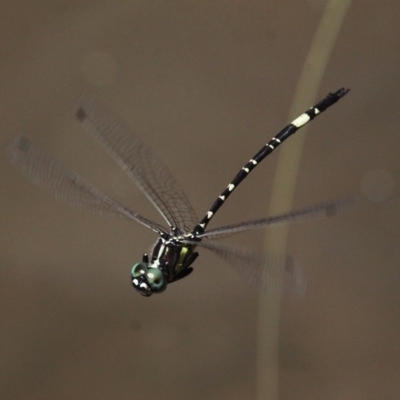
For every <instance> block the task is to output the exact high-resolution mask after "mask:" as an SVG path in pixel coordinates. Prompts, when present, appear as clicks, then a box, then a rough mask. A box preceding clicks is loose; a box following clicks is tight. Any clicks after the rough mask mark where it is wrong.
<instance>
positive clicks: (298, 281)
mask: <svg viewBox="0 0 400 400" xmlns="http://www.w3.org/2000/svg"><path fill="white" fill-rule="evenodd" d="M193 243H195V242H193ZM196 244H197V246H199V247H203V248H205V249H208V250H211V251H212V252H213V253H214V254H216V255H217V256H218V257H220V258H222V259H223V260H224V261H226V262H227V263H228V264H230V266H231V267H232V268H233V269H234V270H235V271H236V272H237V273H238V274H239V275H240V276H241V277H242V278H243V279H244V280H245V281H247V282H248V283H250V284H251V285H253V286H256V287H257V288H258V289H260V290H262V291H264V292H267V293H273V294H285V295H293V294H295V295H298V294H300V295H301V294H304V292H305V289H306V286H307V282H306V279H305V276H304V274H303V272H302V270H301V268H300V267H299V265H297V264H296V263H295V262H294V260H293V258H292V257H291V256H289V255H285V254H268V255H265V254H260V253H257V252H254V251H253V250H251V249H246V248H242V247H237V246H233V245H230V244H225V243H224V244H222V243H213V242H208V241H205V242H203V241H202V242H199V243H196Z"/></svg>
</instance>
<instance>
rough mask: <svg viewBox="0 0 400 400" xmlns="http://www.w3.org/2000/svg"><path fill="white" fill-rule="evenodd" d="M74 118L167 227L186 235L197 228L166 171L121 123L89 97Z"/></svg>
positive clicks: (195, 218) (178, 189)
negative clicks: (116, 164) (138, 190)
mask: <svg viewBox="0 0 400 400" xmlns="http://www.w3.org/2000/svg"><path fill="white" fill-rule="evenodd" d="M76 116H77V118H78V120H79V121H80V122H81V123H82V125H83V126H84V127H85V128H86V129H87V130H88V131H89V132H90V134H91V135H92V136H93V137H94V138H95V139H96V140H97V141H98V142H99V143H100V144H101V145H102V146H103V147H104V148H105V149H106V150H107V151H108V152H109V153H110V154H111V155H112V157H113V158H114V159H115V161H116V162H117V163H118V164H119V165H120V166H121V168H122V169H123V170H124V171H125V172H126V173H127V174H128V175H129V177H130V178H132V180H133V181H134V182H135V183H136V185H137V186H138V187H139V188H140V189H141V190H142V192H143V193H144V194H145V195H146V196H147V198H148V199H149V200H150V201H151V202H152V204H153V205H154V206H155V207H156V209H157V210H158V211H159V212H160V214H161V215H162V216H163V217H164V218H165V220H166V221H167V222H168V224H169V226H171V227H177V228H179V229H180V230H181V231H182V232H188V231H190V230H191V229H192V228H193V227H194V226H195V225H196V224H197V222H198V218H197V216H196V213H195V212H194V210H193V208H192V206H191V205H190V203H189V200H188V198H187V197H186V194H185V193H184V192H183V190H182V189H181V187H180V186H179V184H178V182H177V181H176V180H175V179H174V177H173V176H172V174H171V173H170V171H169V170H168V168H167V167H166V166H165V165H164V163H163V162H162V161H161V160H160V159H159V158H158V157H157V155H156V154H155V153H154V152H153V151H152V150H151V149H150V148H149V147H147V146H145V145H143V144H142V143H141V142H140V140H139V139H138V138H137V137H136V136H135V135H134V134H133V133H132V131H131V130H130V128H129V127H128V126H127V125H126V124H125V123H124V122H123V121H122V120H120V119H119V118H117V117H116V116H115V115H113V114H112V113H111V112H110V111H109V110H107V109H106V108H105V107H104V106H103V105H101V104H99V103H97V102H95V101H94V100H93V98H91V97H90V96H88V95H84V96H82V97H81V98H80V99H79V100H78V110H77V113H76Z"/></svg>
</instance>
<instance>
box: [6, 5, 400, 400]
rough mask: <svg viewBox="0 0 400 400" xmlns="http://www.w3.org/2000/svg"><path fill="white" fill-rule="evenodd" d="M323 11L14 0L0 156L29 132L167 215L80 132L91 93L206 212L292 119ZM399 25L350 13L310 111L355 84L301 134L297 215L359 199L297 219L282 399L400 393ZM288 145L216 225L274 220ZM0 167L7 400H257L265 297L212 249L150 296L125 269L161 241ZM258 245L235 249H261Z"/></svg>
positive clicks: (385, 10)
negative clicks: (295, 292)
mask: <svg viewBox="0 0 400 400" xmlns="http://www.w3.org/2000/svg"><path fill="white" fill-rule="evenodd" d="M325 5H326V1H323V0H297V1H291V0H269V1H265V0H264V1H251V2H250V1H238V0H235V1H224V0H212V1H209V0H202V1H187V0H186V1H183V0H177V1H169V2H164V1H135V0H132V1H126V0H113V1H109V0H96V1H93V0H80V1H76V0H70V1H65V0H51V1H50V0H33V1H27V0H13V1H8V0H3V1H2V12H1V14H0V22H1V23H0V35H1V36H0V37H1V39H0V49H1V69H0V93H1V98H0V99H1V107H0V117H1V129H0V135H1V143H2V146H3V147H4V145H5V143H6V140H7V139H8V138H10V137H13V136H16V135H24V136H27V137H28V138H30V139H31V140H32V141H33V142H34V143H35V144H37V145H39V146H40V147H42V148H45V149H46V150H48V151H50V152H51V153H53V154H54V155H55V156H56V157H57V158H58V159H59V160H61V161H62V162H64V163H65V164H67V165H68V166H70V167H71V168H72V169H73V170H74V171H76V172H78V173H79V174H81V175H82V176H84V177H85V178H86V179H88V180H89V181H90V182H92V183H94V184H95V185H96V186H98V187H99V188H100V189H102V190H104V191H106V192H107V193H109V194H110V195H112V196H114V197H115V198H117V199H118V200H120V201H123V202H124V203H126V204H127V205H129V206H130V207H132V208H133V209H134V210H135V211H138V212H140V213H141V214H143V215H144V216H146V217H148V218H150V219H154V220H155V221H157V222H160V223H162V222H163V221H162V219H161V217H159V216H158V215H157V213H156V211H155V210H153V208H152V206H151V205H150V203H149V202H148V201H147V200H146V198H145V197H144V196H143V195H142V194H141V192H140V191H139V190H138V189H137V188H136V187H135V186H134V185H133V183H132V182H131V181H130V180H129V179H128V178H127V177H126V176H125V175H124V173H123V172H122V171H121V170H120V169H119V168H118V167H117V166H116V165H115V164H114V162H113V161H112V160H111V158H110V157H109V156H108V155H107V154H106V153H105V152H104V151H103V150H102V149H101V148H100V147H99V146H98V145H97V144H95V142H94V141H93V140H92V138H91V137H89V135H88V134H86V132H84V131H83V129H82V128H81V127H80V126H79V124H78V123H77V122H76V121H75V118H74V111H75V107H74V101H75V100H76V98H77V97H78V96H79V94H81V93H82V92H84V91H88V92H90V93H92V94H94V95H95V96H96V97H97V98H99V99H101V100H102V101H103V102H104V103H105V104H107V105H108V106H109V107H110V108H112V109H114V110H117V112H118V114H119V115H120V116H122V117H124V118H125V119H126V120H128V121H129V124H130V125H131V126H132V128H133V129H134V131H135V132H136V133H137V135H138V136H139V137H140V138H141V139H142V140H143V141H144V142H145V143H146V144H148V145H150V146H151V147H152V148H153V149H154V150H155V151H156V152H157V153H158V154H159V155H160V157H161V158H162V159H163V160H164V161H165V162H166V164H167V165H168V166H169V168H170V170H171V171H172V172H173V174H174V176H175V177H176V178H177V179H178V181H179V182H180V183H181V185H182V187H183V188H184V189H185V191H186V193H187V194H188V196H189V198H190V199H191V201H192V204H193V206H194V208H195V210H196V212H197V213H198V215H199V216H202V215H203V214H204V213H205V212H206V211H207V209H208V207H209V206H210V205H211V203H212V202H213V201H214V199H215V197H216V196H217V195H218V194H219V193H220V192H221V190H222V189H223V188H224V187H225V186H226V185H227V184H228V182H229V181H230V179H232V178H233V176H234V174H235V173H236V172H237V170H238V169H239V168H241V167H242V165H243V164H244V163H245V162H246V161H247V160H248V159H249V157H251V156H252V155H253V154H254V153H255V152H256V151H257V150H258V149H259V148H260V147H261V146H262V145H263V144H264V143H265V142H266V141H267V140H269V139H270V138H271V137H272V136H273V135H274V134H275V133H276V132H277V131H278V130H280V129H281V128H282V127H283V126H284V125H286V123H287V122H288V118H289V117H288V113H289V108H290V105H291V103H292V98H293V94H294V91H295V88H296V86H297V83H298V80H299V76H300V72H301V70H302V69H303V66H304V62H305V58H306V55H307V52H308V50H309V47H310V43H311V41H312V39H313V35H314V34H315V31H316V28H317V26H318V22H319V20H320V18H321V15H322V12H323V9H324V7H325ZM399 13H400V3H398V2H395V1H387V0H382V1H379V2H378V1H372V0H358V1H353V2H352V4H351V6H350V8H349V10H348V12H347V15H346V18H345V20H344V23H343V25H342V28H341V30H340V32H339V35H338V38H337V41H336V44H335V47H334V50H333V52H332V54H331V57H330V59H329V62H328V66H327V69H326V71H325V74H324V76H323V80H322V83H321V87H320V90H319V95H318V99H319V98H322V97H323V96H325V95H326V94H327V92H329V91H333V90H336V89H338V88H340V87H342V86H346V87H351V89H352V91H351V92H350V94H349V95H348V96H347V97H346V98H345V99H343V100H342V101H341V102H340V103H338V105H335V106H334V107H332V109H330V110H328V111H327V112H326V113H324V114H323V116H321V117H320V118H318V119H317V120H315V121H314V122H313V123H312V124H311V125H310V129H309V133H308V134H307V139H306V144H305V148H304V151H303V154H302V160H301V164H300V170H299V175H298V180H297V182H296V191H295V197H294V208H298V207H303V206H307V205H311V204H314V203H318V202H321V201H324V200H331V199H336V198H342V197H346V196H347V195H352V194H355V193H356V194H359V195H360V196H361V197H362V198H363V199H364V200H366V203H369V205H367V206H361V207H360V208H359V209H357V210H355V211H353V212H350V213H346V214H342V215H339V216H337V217H335V218H330V219H321V220H316V221H311V222H307V223H302V224H296V225H293V226H292V227H291V228H290V236H289V244H288V252H289V253H290V254H292V255H293V256H294V257H295V259H296V260H297V261H298V262H299V263H300V264H301V265H302V266H303V269H304V271H305V273H306V275H307V278H308V288H307V292H306V294H305V296H304V297H303V298H301V299H294V300H293V299H289V300H287V301H285V302H284V303H283V305H282V310H281V326H280V348H279V398H280V399H284V400H286V399H297V400H302V399H324V400H334V399H342V400H347V399H349V400H350V399H368V400H369V399H386V400H389V399H398V398H399V396H400V379H399V376H400V375H399V374H400V341H399V337H400V317H399V315H400V314H399V310H400V290H399V285H400V266H399V261H400V246H399V245H398V243H399V235H400V198H399V184H398V183H399V179H400V164H399V159H398V149H399V146H400V137H399V127H398V125H399V122H398V120H399V111H398V110H399V108H400V100H399V96H398V93H399V92H400V73H399V71H400V25H399V23H398V22H399V15H400V14H399ZM311 105H312V104H304V109H306V108H308V107H309V106H311ZM299 135H301V133H299ZM278 151H279V150H278ZM278 151H277V152H276V153H274V154H273V155H271V157H269V158H268V160H266V161H265V162H264V164H263V165H261V166H260V167H259V168H258V169H257V170H256V171H254V173H253V174H252V176H251V177H250V178H249V179H248V180H247V181H246V182H244V183H243V185H242V186H241V187H240V189H238V191H237V192H235V194H234V195H232V197H231V198H230V200H229V202H227V204H226V205H225V207H224V208H222V209H221V211H220V213H219V215H218V216H217V217H216V218H215V219H214V220H213V221H212V224H211V226H212V227H216V226H218V225H223V224H228V223H233V222H239V221H242V220H246V219H251V218H257V217H261V216H265V215H266V214H267V211H268V205H269V201H270V197H271V190H272V179H273V176H274V168H275V165H276V160H277V157H278V155H277V153H278ZM0 165H1V171H2V174H1V181H2V182H1V186H0V188H1V189H0V190H1V196H0V213H1V224H0V236H1V241H0V246H1V253H0V260H1V263H0V315H1V322H0V323H1V326H0V346H1V347H0V349H1V351H0V354H1V356H0V398H1V399H7V400H8V399H12V400H17V399H18V400H19V399H60V400H63V399H71V398H74V399H110V398H113V399H136V398H138V399H139V398H148V399H188V398H190V399H194V400H198V399H253V398H255V397H256V383H255V377H256V373H257V371H256V364H257V363H256V358H257V346H256V343H257V341H260V338H259V337H257V335H258V333H257V315H258V314H257V309H258V293H257V291H256V290H255V289H254V288H252V287H251V286H248V285H247V284H246V283H244V282H243V281H242V280H241V279H240V278H239V277H238V276H237V275H236V274H235V272H234V271H233V270H231V269H230V268H229V266H228V265H225V264H223V263H222V262H221V261H220V260H219V259H217V258H215V256H214V255H212V254H209V253H208V252H207V251H201V255H200V257H199V259H198V260H197V261H196V264H195V272H194V273H193V274H192V275H191V276H190V277H189V278H187V279H185V280H183V281H181V282H179V283H177V284H173V285H171V286H169V288H168V290H167V291H166V292H165V293H164V294H162V295H160V296H153V297H151V298H142V297H141V296H139V295H138V294H136V293H135V292H134V290H133V288H132V287H131V283H130V269H131V266H132V265H133V264H134V263H135V262H137V261H139V260H141V257H142V253H143V252H144V251H147V250H148V248H149V247H150V245H151V244H152V243H153V242H154V240H155V239H156V237H155V235H154V234H153V233H152V232H151V231H150V230H146V229H145V228H144V227H142V226H140V225H138V224H135V223H132V222H129V221H122V220H117V219H106V218H99V217H96V216H93V215H91V214H88V213H85V212H83V211H79V210H74V209H72V208H70V207H68V206H66V205H64V204H62V203H59V202H57V201H55V200H54V199H53V198H52V197H51V196H50V195H48V194H47V193H46V192H45V191H43V190H42V189H41V188H38V187H37V186H34V185H32V184H30V183H29V182H28V180H26V179H25V178H24V177H23V176H22V175H20V174H19V172H18V171H17V170H16V169H14V168H12V167H11V166H9V164H8V163H7V161H6V158H5V156H4V153H3V155H2V156H1V157H0ZM271 229H273V228H271ZM272 233H273V232H272ZM264 240H265V232H264V231H263V230H260V231H253V232H248V233H245V234H241V235H239V236H235V237H232V238H229V239H227V241H229V242H230V243H234V244H238V245H242V246H247V247H251V248H254V249H255V250H258V251H262V249H263V242H264ZM261 339H262V338H261Z"/></svg>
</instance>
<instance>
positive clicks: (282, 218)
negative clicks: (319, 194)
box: [198, 197, 358, 239]
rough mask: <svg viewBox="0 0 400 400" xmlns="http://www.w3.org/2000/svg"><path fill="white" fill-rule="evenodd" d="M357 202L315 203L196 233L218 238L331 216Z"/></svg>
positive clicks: (343, 200) (351, 200) (355, 200)
mask: <svg viewBox="0 0 400 400" xmlns="http://www.w3.org/2000/svg"><path fill="white" fill-rule="evenodd" d="M357 203H358V200H357V198H356V197H351V198H348V199H342V200H337V201H331V202H326V203H322V204H316V205H313V206H310V207H306V208H302V209H300V210H297V211H290V212H288V213H285V214H281V215H276V216H272V217H266V218H260V219H255V220H252V221H247V222H240V223H237V224H232V225H226V226H222V227H220V228H216V229H211V230H209V231H207V232H204V233H203V234H201V235H198V237H201V238H203V237H204V238H207V239H220V238H222V237H226V236H230V235H234V234H236V233H239V232H243V231H247V230H250V229H258V228H263V227H265V226H269V225H276V224H282V223H292V222H300V221H307V220H310V219H314V218H324V217H332V216H334V215H337V214H340V213H343V212H346V211H349V210H351V209H353V208H355V207H356V205H357Z"/></svg>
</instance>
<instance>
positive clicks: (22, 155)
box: [6, 137, 164, 233]
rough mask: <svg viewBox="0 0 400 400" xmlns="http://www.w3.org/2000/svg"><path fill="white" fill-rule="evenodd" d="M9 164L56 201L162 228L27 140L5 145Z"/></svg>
mask: <svg viewBox="0 0 400 400" xmlns="http://www.w3.org/2000/svg"><path fill="white" fill-rule="evenodd" d="M6 152H7V157H8V160H9V161H10V163H11V164H12V165H13V166H15V167H17V168H19V170H20V171H21V172H22V173H23V174H24V175H25V176H27V177H28V178H29V179H30V180H31V181H32V182H33V183H35V184H37V185H40V186H42V187H44V188H45V189H46V190H47V191H49V192H50V193H51V194H52V195H53V196H55V197H56V198H57V199H58V200H62V201H64V202H66V203H69V204H71V205H72V206H75V207H77V208H80V209H85V210H88V211H91V212H93V213H97V214H101V215H107V216H113V217H122V218H127V219H131V220H134V221H136V222H139V223H140V224H142V225H144V226H146V227H147V228H150V229H152V230H153V231H155V232H157V233H161V232H164V229H163V228H162V227H161V226H160V225H158V224H156V223H155V222H152V221H150V220H148V219H147V218H144V217H142V216H141V215H139V214H138V213H136V212H134V211H132V210H130V209H129V208H127V207H125V206H124V205H122V204H120V203H118V202H117V201H115V200H113V199H112V198H111V197H109V196H107V195H106V194H105V193H103V192H101V191H100V190H98V189H96V188H95V187H94V186H93V185H91V184H90V183H88V182H86V181H85V180H84V179H83V178H81V177H80V176H78V175H77V174H75V173H74V172H72V171H71V170H69V169H67V168H65V167H64V166H63V165H62V164H61V163H59V162H58V161H57V160H55V159H54V158H53V157H52V156H51V155H50V154H48V153H46V152H45V151H43V150H41V149H39V148H37V147H35V146H34V145H33V144H32V143H31V142H30V141H29V140H28V139H26V138H24V137H16V138H14V139H13V140H11V141H10V142H9V143H8V145H7V149H6Z"/></svg>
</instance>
